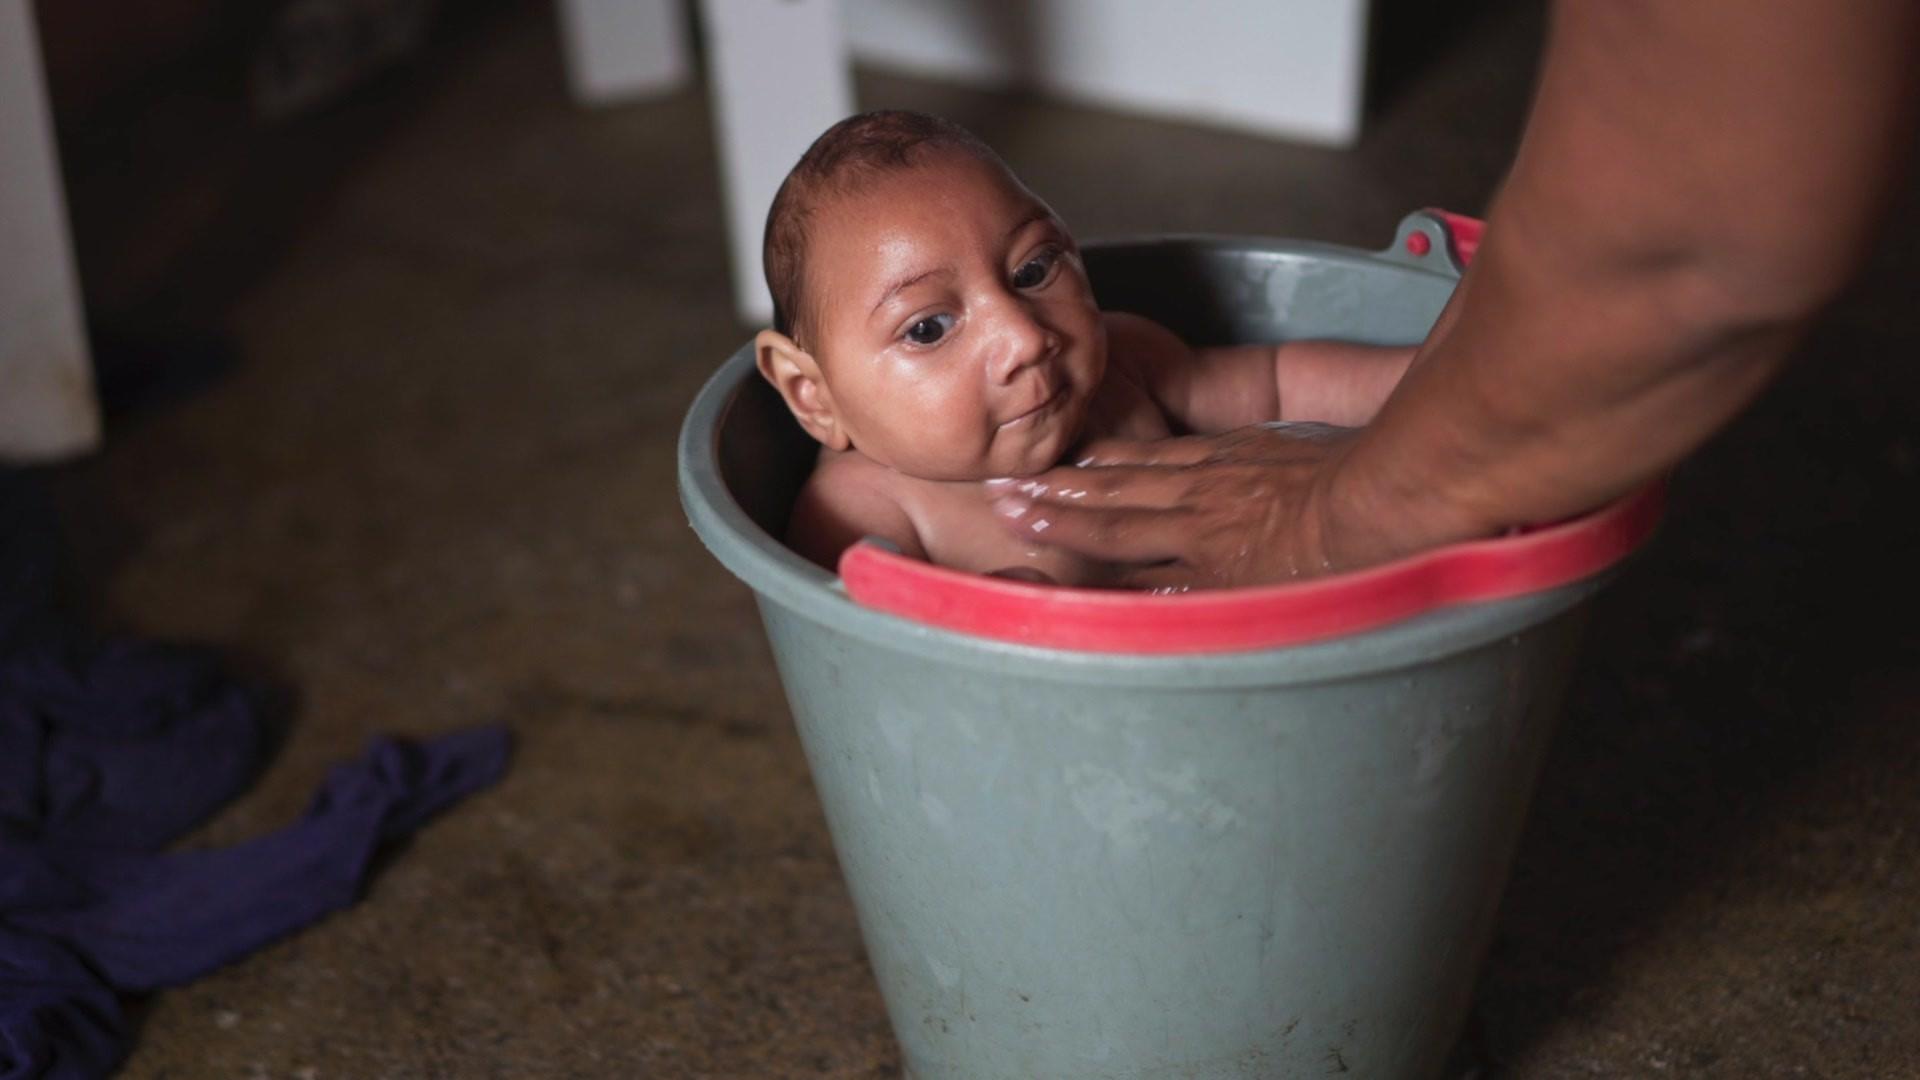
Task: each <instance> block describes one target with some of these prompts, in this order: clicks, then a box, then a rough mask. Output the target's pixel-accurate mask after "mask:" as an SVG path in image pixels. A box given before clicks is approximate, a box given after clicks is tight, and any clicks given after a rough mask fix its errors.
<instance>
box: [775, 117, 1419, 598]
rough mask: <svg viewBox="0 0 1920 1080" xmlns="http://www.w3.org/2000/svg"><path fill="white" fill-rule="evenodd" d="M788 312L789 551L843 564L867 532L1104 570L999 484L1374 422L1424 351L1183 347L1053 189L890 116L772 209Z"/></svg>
mask: <svg viewBox="0 0 1920 1080" xmlns="http://www.w3.org/2000/svg"><path fill="white" fill-rule="evenodd" d="M765 265H766V274H767V285H768V287H769V289H770V290H771V291H772V293H773V300H774V327H773V329H771V330H764V331H762V332H761V333H760V334H759V336H758V337H757V338H755V341H754V345H755V351H756V353H757V360H758V364H759V369H760V372H761V374H762V375H764V376H765V377H766V378H767V380H768V381H769V382H771V383H772V384H773V385H774V387H775V388H776V389H777V390H779V392H780V396H781V397H782V398H784V399H785V401H786V404H787V407H788V408H789V409H791V410H792V412H793V415H794V418H795V419H796V420H798V421H799V422H800V426H801V427H803V428H805V429H806V431H807V433H808V434H809V435H811V436H813V437H814V438H815V439H817V440H818V441H819V442H820V445H821V450H820V457H819V461H818V464H817V465H816V466H815V468H814V471H813V473H812V476H811V477H810V478H809V479H808V481H807V483H806V486H805V488H804V489H803V490H802V491H801V493H800V496H799V499H798V501H797V502H796V504H795V506H794V510H793V517H792V519H791V522H790V524H789V526H788V533H787V542H788V543H789V544H790V545H791V546H792V547H793V548H794V549H795V550H796V551H798V552H800V553H801V554H802V555H804V556H806V557H807V558H809V559H812V560H813V561H815V562H817V563H819V564H820V565H822V566H825V567H828V568H832V567H833V566H834V564H835V563H836V562H837V561H838V559H839V556H840V554H841V552H843V551H844V550H845V549H846V548H847V547H848V546H849V545H851V544H853V543H855V542H857V541H858V540H860V539H861V538H862V537H865V536H875V537H880V538H883V539H886V540H889V541H892V542H893V543H894V544H896V545H898V546H899V548H900V550H901V551H903V552H905V553H906V554H908V555H912V556H915V557H917V558H922V559H926V560H929V561H931V562H935V563H939V564H941V565H943V566H949V567H954V568H956V569H960V570H969V571H974V572H979V573H993V574H1001V575H1004V576H1010V577H1019V578H1025V579H1029V580H1037V581H1051V582H1055V583H1059V584H1063V585H1093V586H1097V585H1102V584H1107V583H1109V581H1108V572H1109V568H1108V567H1106V566H1104V565H1102V564H1099V563H1095V562H1092V561H1090V560H1087V559H1084V558H1081V557H1079V556H1076V555H1073V554H1071V553H1068V552H1064V551H1059V550H1055V549H1050V548H1047V547H1045V546H1044V545H1039V544H1036V543H1034V542H1033V541H1032V540H1031V539H1027V540H1023V539H1022V538H1021V537H1020V536H1018V535H1016V534H1015V533H1014V532H1013V531H1012V530H1010V529H1007V528H1005V527H1003V525H1002V524H1001V522H1000V521H999V520H998V519H997V518H996V516H995V513H994V510H993V508H992V505H991V503H990V499H991V495H992V489H991V487H990V486H989V485H987V484H984V483H982V481H986V480H990V479H995V478H1000V479H1003V480H1004V479H1005V478H1017V477H1022V476H1031V475H1033V474H1035V473H1039V472H1042V471H1044V470H1046V469H1050V468H1052V467H1054V466H1055V465H1058V464H1060V463H1061V462H1062V461H1071V460H1074V454H1075V451H1076V449H1077V448H1079V447H1081V446H1082V445H1083V444H1085V443H1086V442H1088V441H1089V440H1091V439H1095V438H1103V437H1116V436H1117V437H1122V438H1130V439H1158V438H1166V437H1168V436H1170V435H1176V434H1207V433H1214V432H1221V431H1227V430H1231V429H1233V428H1238V427H1244V426H1246V425H1249V424H1257V423H1261V422H1263V421H1271V420H1314V421H1321V422H1325V423H1330V424H1338V425H1343V426H1354V425H1358V424H1363V423H1365V422H1366V421H1367V420H1369V419H1371V417H1372V414H1373V412H1374V410H1375V409H1377V408H1378V406H1379V404H1380V403H1381V402H1383V401H1384V400H1385V399H1386V397H1387V395H1388V394H1389V393H1391V392H1392V389H1393V387H1394V384H1395V383H1397V382H1398V381H1399V379H1400V376H1401V375H1402V374H1403V373H1404V372H1405V370H1406V367H1407V364H1408V362H1409V361H1410V360H1411V359H1412V356H1413V349H1411V348H1382V347H1373V346H1361V345H1346V344H1339V343H1333V342H1307V341H1301V342H1289V343H1285V344H1280V345H1240V346H1229V347H1223V348H1190V347H1189V346H1187V345H1186V344H1185V343H1183V342H1182V341H1181V340H1180V339H1179V338H1177V337H1175V336H1174V335H1173V333H1172V332H1170V331H1168V330H1167V329H1166V328H1164V327H1162V326H1160V325H1159V324H1157V323H1154V322H1152V321H1150V320H1148V319H1145V318H1142V317H1140V316H1137V315H1130V314H1125V313H1121V312H1102V311H1101V310H1100V309H1099V308H1098V307H1097V306H1096V305H1095V303H1094V297H1093V292H1092V290H1091V288H1090V287H1089V286H1088V284H1087V277H1086V272H1085V270H1084V269H1083V268H1082V266H1081V262H1080V253H1079V249H1078V248H1077V247H1076V246H1075V244H1074V241H1073V236H1072V235H1071V234H1070V233H1068V232H1067V228H1066V226H1065V225H1064V224H1063V223H1062V222H1061V221H1060V219H1059V218H1058V217H1056V216H1055V215H1054V213H1053V211H1052V210H1050V209H1048V207H1047V204H1046V203H1044V202H1042V201H1040V199H1039V198H1038V197H1037V196H1035V195H1034V194H1033V193H1032V192H1030V191H1028V190H1027V189H1026V188H1025V187H1024V186H1022V185H1021V183H1020V181H1019V180H1018V179H1016V178H1015V177H1014V176H1013V174H1012V172H1011V171H1009V170H1008V169H1007V167H1006V165H1004V164H1003V163H1002V162H1001V161H1000V159H999V157H997V156H996V155H995V154H994V153H993V151H992V150H990V149H988V148H987V146H986V145H985V144H984V143H982V142H981V141H980V140H979V139H977V138H975V137H974V136H973V135H972V134H971V133H969V132H967V131H966V130H965V129H963V128H960V127H959V126H957V125H955V124H952V123H950V122H948V121H945V120H941V119H938V118H936V117H932V116H926V115H922V114H918V113H909V112H875V113H867V114H864V115H860V116H854V117H850V118H848V119H846V120H842V121H841V122H840V123H838V124H835V125H834V126H833V127H831V128H829V129H828V130H827V131H826V133H825V134H823V135H821V136H820V137H819V139H817V140H815V142H814V144H813V145H812V147H810V148H809V149H808V150H807V152H806V154H805V155H804V156H803V157H802V158H801V159H800V162H799V164H797V165H795V166H794V168H793V171H792V172H791V173H789V174H788V175H787V178H786V181H785V182H784V183H783V184H782V185H781V187H780V191H779V194H778V195H776V196H775V198H774V200H773V207H772V209H771V210H770V211H769V212H768V215H767V231H766V241H765Z"/></svg>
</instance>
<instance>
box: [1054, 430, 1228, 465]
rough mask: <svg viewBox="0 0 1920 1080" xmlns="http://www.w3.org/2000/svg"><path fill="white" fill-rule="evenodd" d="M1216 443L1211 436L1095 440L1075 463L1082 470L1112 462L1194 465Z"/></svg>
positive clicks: (1206, 454)
mask: <svg viewBox="0 0 1920 1080" xmlns="http://www.w3.org/2000/svg"><path fill="white" fill-rule="evenodd" d="M1214 442H1215V439H1214V437H1213V436H1209V435H1183V436H1180V437H1179V438H1171V439H1150V440H1141V439H1095V440H1094V441H1093V442H1090V443H1088V444H1087V445H1086V447H1085V448H1084V449H1083V450H1082V451H1081V453H1080V456H1079V457H1078V458H1077V459H1076V460H1075V461H1074V464H1075V465H1076V466H1078V467H1080V468H1083V469H1085V468H1101V467H1107V466H1113V465H1193V464H1197V463H1199V462H1202V461H1205V460H1207V459H1208V458H1209V457H1211V456H1212V455H1213V453H1214V449H1215V447H1214ZM1055 471H1056V472H1057V471H1059V470H1055Z"/></svg>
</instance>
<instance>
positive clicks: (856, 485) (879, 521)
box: [787, 451, 924, 568]
mask: <svg viewBox="0 0 1920 1080" xmlns="http://www.w3.org/2000/svg"><path fill="white" fill-rule="evenodd" d="M910 479H911V478H909V477H904V476H902V475H901V474H900V473H897V472H895V471H894V470H892V469H890V468H887V467H886V466H885V465H881V464H880V463H878V462H876V461H874V460H873V459H872V458H869V457H867V456H866V455H865V454H861V453H859V452H857V451H843V452H833V451H827V452H823V453H822V454H821V455H820V460H819V461H818V463H816V464H815V465H814V468H813V472H812V474H810V475H809V476H808V477H807V482H806V484H805V485H804V486H803V487H802V488H801V489H800V495H799V497H798V498H797V499H796V500H795V501H794V506H793V515H792V517H791V518H790V519H789V520H788V522H787V544H788V545H789V546H791V547H792V548H793V549H794V550H796V551H798V552H799V553H800V554H802V555H805V556H806V557H807V558H809V559H812V560H813V561H814V562H816V563H819V564H820V565H822V566H826V567H829V568H831V567H832V566H833V565H834V564H835V563H837V562H838V561H839V558H840V553H841V552H842V551H845V550H846V549H847V547H848V546H850V545H852V544H855V543H858V542H859V541H860V539H861V538H862V537H866V536H878V537H882V538H884V539H887V540H890V541H892V542H893V543H895V544H898V545H899V546H900V549H901V550H902V551H903V552H905V553H906V554H909V555H916V556H920V557H924V552H923V551H922V549H921V544H920V538H919V534H918V531H917V530H916V529H915V528H914V524H913V514H912V513H911V512H910V509H909V508H910V506H911V504H912V502H913V492H912V491H910V490H908V485H907V484H906V483H905V481H908V480H910Z"/></svg>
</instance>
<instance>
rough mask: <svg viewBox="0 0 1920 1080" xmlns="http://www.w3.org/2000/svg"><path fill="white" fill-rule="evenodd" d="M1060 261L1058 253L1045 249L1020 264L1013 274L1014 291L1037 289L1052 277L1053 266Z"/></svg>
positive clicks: (1051, 249)
mask: <svg viewBox="0 0 1920 1080" xmlns="http://www.w3.org/2000/svg"><path fill="white" fill-rule="evenodd" d="M1059 261H1060V252H1059V251H1057V250H1055V249H1053V248H1047V249H1046V250H1045V251H1042V252H1040V253H1039V254H1038V255H1035V256H1034V257H1033V258H1031V259H1028V260H1027V261H1026V262H1023V263H1021V264H1020V269H1018V270H1015V271H1014V272H1013V287H1014V288H1016V289H1037V288H1039V287H1040V286H1042V285H1045V284H1046V283H1047V279H1049V278H1051V277H1052V276H1053V267H1054V264H1056V263H1058V262H1059Z"/></svg>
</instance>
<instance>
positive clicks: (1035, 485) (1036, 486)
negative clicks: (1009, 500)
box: [1020, 480, 1047, 499]
mask: <svg viewBox="0 0 1920 1080" xmlns="http://www.w3.org/2000/svg"><path fill="white" fill-rule="evenodd" d="M1020 492H1021V493H1022V494H1024V495H1030V496H1032V497H1033V498H1036V499H1037V498H1039V497H1040V496H1042V495H1045V494H1046V493H1047V485H1045V484H1043V483H1041V482H1040V481H1038V480H1029V481H1027V482H1026V483H1024V484H1021V485H1020Z"/></svg>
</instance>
